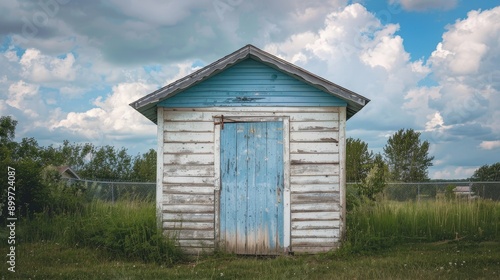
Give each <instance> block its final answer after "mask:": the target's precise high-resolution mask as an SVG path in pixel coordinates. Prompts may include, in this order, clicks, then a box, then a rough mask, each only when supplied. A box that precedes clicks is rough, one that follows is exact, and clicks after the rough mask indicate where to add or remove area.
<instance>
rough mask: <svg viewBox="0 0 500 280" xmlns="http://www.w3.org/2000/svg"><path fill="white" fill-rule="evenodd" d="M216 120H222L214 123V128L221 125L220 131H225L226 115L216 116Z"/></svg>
mask: <svg viewBox="0 0 500 280" xmlns="http://www.w3.org/2000/svg"><path fill="white" fill-rule="evenodd" d="M214 118H215V119H220V121H214V126H215V125H218V124H220V129H221V130H224V115H220V116H214Z"/></svg>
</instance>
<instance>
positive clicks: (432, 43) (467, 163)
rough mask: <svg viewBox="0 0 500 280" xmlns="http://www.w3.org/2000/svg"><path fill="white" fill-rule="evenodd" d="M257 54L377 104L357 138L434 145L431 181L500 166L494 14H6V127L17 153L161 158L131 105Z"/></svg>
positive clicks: (390, 2)
mask: <svg viewBox="0 0 500 280" xmlns="http://www.w3.org/2000/svg"><path fill="white" fill-rule="evenodd" d="M246 44H253V45H255V46H257V47H258V48H261V49H263V50H265V51H267V52H269V53H271V54H274V55H277V56H279V57H281V58H283V59H286V60H287V61H289V62H291V63H294V64H296V65H298V66H300V67H302V68H304V69H306V70H308V71H310V72H313V73H315V74H317V75H319V76H322V77H324V78H325V79H327V80H330V81H332V82H334V83H336V84H339V85H341V86H343V87H346V88H348V89H350V90H352V91H355V92H357V93H359V94H361V95H363V96H365V97H367V98H369V99H371V102H370V103H369V104H368V105H367V106H366V107H365V108H363V109H362V110H361V111H360V112H358V113H357V114H356V115H355V116H354V117H352V118H351V119H350V120H349V121H348V122H347V136H348V137H353V138H359V139H361V140H363V141H365V142H366V143H368V147H369V149H371V150H373V151H374V152H375V153H378V152H382V151H383V147H384V146H385V144H386V143H387V140H388V138H389V137H390V136H391V135H392V134H393V133H394V132H396V131H398V130H399V129H403V128H404V129H410V128H411V129H414V130H415V131H418V132H420V133H421V140H422V141H428V142H429V143H430V151H429V153H430V155H431V156H434V157H435V158H434V161H433V163H434V165H433V166H432V167H430V168H429V177H430V178H433V179H462V178H468V177H470V176H471V175H472V174H473V172H474V170H476V169H477V168H478V167H480V166H482V165H485V164H493V163H495V162H500V121H499V120H500V108H499V107H500V106H499V105H500V66H499V65H500V2H499V1H494V0H475V1H466V0H364V1H347V0H329V1H328V0H310V1H303V0H265V1H263V0H252V1H250V0H183V1H159V0H143V1H133V0H108V1H97V0H88V1H76V0H40V1H23V0H17V1H15V0H13V1H0V115H2V116H6V115H10V116H12V117H13V118H14V119H16V120H17V121H18V125H17V130H16V140H20V139H21V138H24V137H34V138H35V139H36V140H37V141H38V143H39V144H40V145H42V146H48V145H54V146H57V145H60V144H62V142H63V140H69V141H70V142H74V143H85V142H90V143H93V144H95V145H113V146H116V147H118V148H121V147H124V148H126V149H128V151H129V153H130V154H132V155H136V154H139V153H141V154H142V153H144V152H146V151H147V150H149V149H150V148H155V147H156V125H155V124H153V123H152V122H150V121H149V120H148V119H146V118H145V117H143V116H142V115H141V114H139V113H138V112H136V111H135V110H134V109H132V108H131V107H130V106H129V105H128V104H129V103H131V102H133V101H135V100H137V99H139V98H140V97H142V96H145V95H146V94H148V93H150V92H152V91H154V90H156V89H158V88H160V87H162V86H165V85H167V84H168V83H170V82H173V81H175V80H177V79H179V78H182V77H184V76H186V75H187V74H189V73H191V72H193V71H195V70H196V69H199V68H200V67H203V66H206V65H208V64H210V63H211V62H213V61H215V60H217V59H218V58H221V57H223V56H225V55H227V54H229V53H231V52H233V51H235V50H237V49H239V48H241V47H242V46H244V45H246Z"/></svg>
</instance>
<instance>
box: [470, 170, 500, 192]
mask: <svg viewBox="0 0 500 280" xmlns="http://www.w3.org/2000/svg"><path fill="white" fill-rule="evenodd" d="M470 180H471V181H476V182H478V181H497V182H498V181H500V162H497V163H494V164H492V165H487V164H486V165H483V166H481V167H479V168H478V169H477V170H476V171H474V174H473V175H472V177H471V178H470ZM472 191H473V192H474V193H475V194H476V195H479V196H480V197H482V198H489V199H494V200H500V188H499V187H498V185H492V184H485V183H473V184H472Z"/></svg>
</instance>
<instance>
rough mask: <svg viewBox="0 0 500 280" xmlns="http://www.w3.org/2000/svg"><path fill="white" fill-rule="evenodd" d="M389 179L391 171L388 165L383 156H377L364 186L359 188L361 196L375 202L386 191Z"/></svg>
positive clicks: (364, 181) (361, 185)
mask: <svg viewBox="0 0 500 280" xmlns="http://www.w3.org/2000/svg"><path fill="white" fill-rule="evenodd" d="M388 177H389V169H388V167H387V164H386V163H385V162H384V159H383V158H382V155H381V154H376V155H375V157H374V159H373V163H372V165H371V168H370V171H369V172H368V174H367V176H366V178H365V179H364V180H363V182H362V184H360V185H359V186H358V188H359V192H360V194H361V195H364V196H366V197H367V198H369V199H370V200H375V198H376V196H377V195H378V194H379V193H382V192H383V191H384V189H385V186H386V185H387V179H388Z"/></svg>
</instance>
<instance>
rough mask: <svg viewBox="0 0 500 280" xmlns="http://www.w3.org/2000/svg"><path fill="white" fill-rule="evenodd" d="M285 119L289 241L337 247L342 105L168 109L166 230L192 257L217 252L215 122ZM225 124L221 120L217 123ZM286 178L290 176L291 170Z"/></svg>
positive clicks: (307, 248)
mask: <svg viewBox="0 0 500 280" xmlns="http://www.w3.org/2000/svg"><path fill="white" fill-rule="evenodd" d="M220 115H224V118H225V119H226V118H228V119H230V118H231V117H233V118H238V117H239V118H245V119H248V118H257V119H258V118H259V117H262V118H269V117H286V118H288V119H289V120H290V123H289V131H288V133H289V139H290V140H289V141H290V142H289V161H290V170H289V172H288V174H289V178H288V179H289V183H290V213H291V214H290V226H289V228H290V241H291V249H292V250H293V251H295V252H309V253H314V252H320V251H327V250H330V249H332V248H336V247H337V246H338V243H339V240H340V234H341V232H340V231H341V229H342V225H341V222H342V214H341V213H342V209H341V208H342V207H341V206H342V205H343V203H341V200H342V199H343V198H342V196H341V190H340V178H341V174H340V172H341V169H340V165H339V161H340V158H339V127H342V126H341V125H340V123H339V122H340V121H341V120H339V108H336V107H324V108H317V107H316V108H314V107H311V108H304V107H302V108H299V107H282V108H269V107H252V108H249V107H238V108H233V107H227V108H226V107H212V108H185V109H183V108H176V109H165V113H164V122H165V123H164V130H165V131H164V138H163V139H164V155H163V161H164V178H163V186H164V192H163V196H164V204H163V216H162V222H163V227H164V229H165V230H166V231H167V232H169V233H171V234H175V236H176V237H177V239H178V240H179V244H180V245H181V246H182V247H183V248H187V249H188V251H189V252H197V250H198V251H199V250H208V249H209V250H212V249H213V248H214V246H215V245H216V243H217V241H218V240H215V239H216V235H215V232H216V229H215V219H216V217H215V213H216V212H217V211H216V210H215V199H216V198H215V197H214V183H215V182H216V180H215V178H214V176H215V174H216V172H215V170H214V169H215V168H214V160H215V157H214V151H215V150H216V149H215V145H217V144H218V143H214V140H213V139H214V117H215V116H220ZM217 120H219V119H217ZM285 173H287V172H285Z"/></svg>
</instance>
